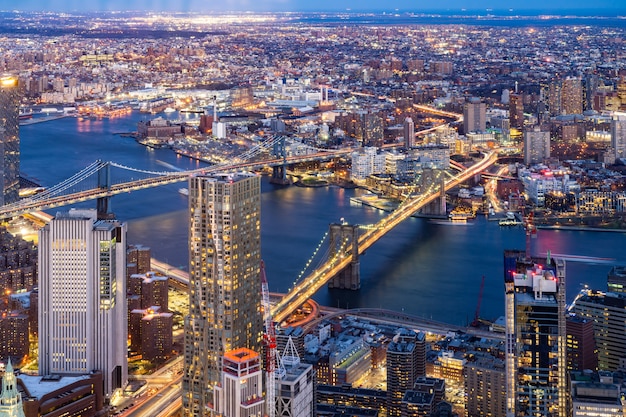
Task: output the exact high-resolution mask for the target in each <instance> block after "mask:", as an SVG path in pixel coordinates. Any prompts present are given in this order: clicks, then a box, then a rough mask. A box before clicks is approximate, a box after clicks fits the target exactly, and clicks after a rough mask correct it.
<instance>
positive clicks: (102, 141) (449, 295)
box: [20, 113, 626, 324]
mask: <svg viewBox="0 0 626 417" xmlns="http://www.w3.org/2000/svg"><path fill="white" fill-rule="evenodd" d="M172 115H173V117H176V116H175V115H176V113H173V114H172ZM145 118H151V117H150V116H149V115H142V114H139V113H133V114H132V115H130V116H127V117H123V118H117V119H103V120H79V119H77V118H74V117H68V118H64V119H59V120H55V121H51V122H44V123H39V124H32V125H28V126H22V127H21V129H20V130H21V132H20V135H21V171H22V172H23V173H24V174H26V175H27V176H28V177H30V178H33V179H36V180H37V181H38V182H40V183H41V185H43V186H47V187H49V186H52V185H54V184H57V183H59V182H61V181H63V180H64V179H66V178H68V177H70V176H71V175H73V174H74V173H76V172H78V171H80V170H81V169H82V168H84V167H86V166H87V165H89V164H90V163H92V162H93V161H95V160H96V159H101V160H104V161H114V162H117V163H119V164H122V165H126V166H130V167H133V168H138V169H143V170H149V171H172V170H187V169H192V168H197V167H201V166H203V165H204V164H202V163H200V162H198V161H195V160H190V159H188V158H184V157H179V156H177V155H176V154H175V153H174V152H173V151H171V150H169V149H157V150H154V149H150V148H146V147H144V146H142V145H139V144H138V143H136V142H135V141H134V140H133V139H132V138H128V137H122V136H120V135H118V134H115V133H119V132H130V131H134V130H136V124H137V122H138V121H139V120H142V119H145ZM112 172H113V176H114V177H115V175H116V174H115V173H116V172H119V171H116V168H113V171H112ZM124 175H125V176H126V177H127V178H128V177H132V176H133V175H135V176H136V178H140V176H139V174H132V173H126V174H124ZM92 184H93V185H95V180H92ZM181 187H186V184H185V183H179V184H173V185H168V186H162V187H159V188H153V189H150V190H142V191H136V192H133V193H129V194H124V195H117V196H115V197H113V202H112V209H113V212H114V213H115V214H116V216H117V218H118V219H120V220H123V221H125V222H127V223H128V242H129V243H137V244H142V245H145V246H149V247H150V248H151V249H152V254H153V256H154V257H155V258H157V259H159V260H162V261H165V262H168V263H170V264H172V265H174V266H182V267H183V268H184V269H187V262H188V254H187V227H188V223H187V222H188V220H187V197H186V196H184V195H182V194H180V193H179V192H178V189H179V188H181ZM361 192H362V191H360V190H349V189H343V188H338V187H324V188H300V187H295V186H291V187H278V186H273V185H271V184H269V182H268V180H267V178H265V177H264V178H263V180H262V196H261V201H262V208H261V245H262V256H263V259H264V260H265V263H266V271H267V275H268V281H269V287H270V291H277V292H286V291H287V290H288V289H289V288H290V287H291V285H292V284H293V282H294V280H295V279H296V278H297V277H298V276H299V275H300V272H301V271H302V269H303V268H304V267H305V265H306V263H307V261H308V260H309V258H310V257H311V255H312V254H313V252H314V250H315V248H316V247H317V246H318V244H319V243H320V241H321V239H322V238H323V236H324V233H325V232H326V231H327V229H328V225H329V224H330V223H333V222H339V221H340V219H342V218H343V219H344V220H345V221H347V222H349V223H351V224H359V225H367V224H373V223H375V222H377V221H378V220H379V219H381V218H382V217H383V216H385V213H384V212H381V211H379V210H377V209H374V208H369V207H363V206H360V205H355V204H354V203H351V201H350V197H353V196H355V195H358V194H359V193H361ZM85 206H87V207H94V208H95V202H88V203H83V204H82V205H81V207H85ZM67 209H68V207H66V208H58V209H53V210H50V211H49V212H50V213H51V214H54V213H55V212H57V211H59V210H67ZM532 244H533V253H542V254H545V252H546V251H547V250H550V251H551V252H552V253H556V254H568V255H577V256H588V257H599V258H609V259H612V260H611V261H602V260H598V261H593V262H589V261H585V262H571V261H569V262H568V263H567V292H568V297H567V298H568V300H571V299H573V297H574V295H575V294H576V293H577V292H578V291H579V290H580V289H581V288H582V286H583V285H589V287H591V288H596V289H601V290H604V289H605V288H606V276H607V272H608V271H609V269H610V267H611V266H612V265H613V264H620V265H624V264H625V263H626V233H610V232H581V231H564V230H559V231H549V230H539V232H538V238H537V239H533V242H532ZM524 246H525V236H524V231H523V230H522V229H521V228H502V227H500V226H498V224H497V222H488V221H487V220H486V219H485V218H483V217H479V218H477V219H476V220H474V221H472V222H470V223H468V224H467V225H452V224H436V223H433V222H431V221H429V220H426V219H417V218H411V219H409V220H407V221H405V222H404V223H402V224H401V225H400V226H398V227H397V228H396V229H395V230H393V231H391V232H390V233H388V234H387V235H386V236H385V237H384V238H382V239H381V240H380V241H379V242H377V243H376V244H375V245H374V246H373V247H372V248H371V249H369V250H368V251H367V253H366V254H365V255H364V256H363V257H362V258H361V289H360V290H359V291H355V292H353V291H345V290H329V289H327V288H323V289H321V290H320V291H319V292H318V294H317V295H316V296H315V299H316V300H317V301H318V302H320V303H321V304H324V305H329V306H334V307H337V306H338V307H342V308H355V307H382V308H388V309H393V310H398V311H404V312H407V313H411V314H414V315H418V316H422V317H426V318H432V319H436V320H440V321H444V322H449V323H453V324H466V323H467V322H468V321H471V319H472V317H473V315H474V310H475V308H476V303H477V300H478V293H479V288H480V283H481V277H482V276H483V275H484V276H485V287H484V293H483V302H482V306H481V314H480V315H481V317H485V318H490V319H495V318H497V317H498V316H501V315H503V314H504V284H503V270H502V269H503V267H502V263H503V262H502V258H503V250H504V249H523V248H524ZM323 251H324V247H323V248H322V249H321V250H320V252H323ZM316 264H317V261H316V260H314V261H313V262H312V263H311V266H312V267H314V266H315V265H316Z"/></svg>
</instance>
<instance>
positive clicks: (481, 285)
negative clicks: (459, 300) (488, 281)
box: [470, 275, 485, 327]
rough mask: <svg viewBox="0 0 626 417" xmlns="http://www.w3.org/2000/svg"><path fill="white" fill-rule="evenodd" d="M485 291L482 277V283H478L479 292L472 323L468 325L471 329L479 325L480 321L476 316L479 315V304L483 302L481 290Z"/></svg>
mask: <svg viewBox="0 0 626 417" xmlns="http://www.w3.org/2000/svg"><path fill="white" fill-rule="evenodd" d="M484 289H485V276H484V275H483V279H482V281H480V290H479V291H478V302H477V303H476V312H475V313H474V321H472V322H471V323H470V326H472V327H478V326H479V325H480V320H479V318H478V316H479V315H480V304H481V303H482V302H483V290H484Z"/></svg>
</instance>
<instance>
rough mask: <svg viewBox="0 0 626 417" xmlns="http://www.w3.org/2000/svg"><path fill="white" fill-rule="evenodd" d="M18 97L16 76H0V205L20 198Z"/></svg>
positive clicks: (19, 97)
mask: <svg viewBox="0 0 626 417" xmlns="http://www.w3.org/2000/svg"><path fill="white" fill-rule="evenodd" d="M20 99H21V92H20V86H19V82H18V79H17V77H13V76H3V77H0V143H2V148H1V149H2V150H1V152H0V157H1V159H0V172H1V173H2V175H0V206H2V205H5V204H11V203H15V202H17V201H18V200H19V198H20V196H19V192H20V125H19V112H20Z"/></svg>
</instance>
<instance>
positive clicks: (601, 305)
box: [572, 290, 626, 371]
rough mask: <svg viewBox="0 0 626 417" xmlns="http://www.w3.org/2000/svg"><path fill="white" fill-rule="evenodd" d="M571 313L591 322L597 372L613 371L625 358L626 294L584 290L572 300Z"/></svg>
mask: <svg viewBox="0 0 626 417" xmlns="http://www.w3.org/2000/svg"><path fill="white" fill-rule="evenodd" d="M572 307H573V311H574V313H576V315H577V316H579V317H581V318H585V319H588V320H590V321H591V322H592V323H593V333H594V335H595V341H596V346H597V349H598V369H600V370H604V371H616V370H618V369H619V368H620V359H621V358H626V325H624V323H626V294H624V293H611V292H607V293H604V292H600V291H591V290H586V291H584V292H583V293H581V294H580V295H578V296H577V297H576V300H575V301H574V305H573V306H572Z"/></svg>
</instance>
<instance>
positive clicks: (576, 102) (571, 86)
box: [561, 77, 583, 114]
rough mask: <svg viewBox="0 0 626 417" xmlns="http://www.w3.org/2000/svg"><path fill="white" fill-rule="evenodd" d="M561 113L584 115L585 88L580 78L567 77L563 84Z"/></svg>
mask: <svg viewBox="0 0 626 417" xmlns="http://www.w3.org/2000/svg"><path fill="white" fill-rule="evenodd" d="M561 111H562V112H563V114H582V113H583V86H582V82H581V80H580V78H576V77H567V78H566V79H564V80H563V83H562V84H561Z"/></svg>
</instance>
